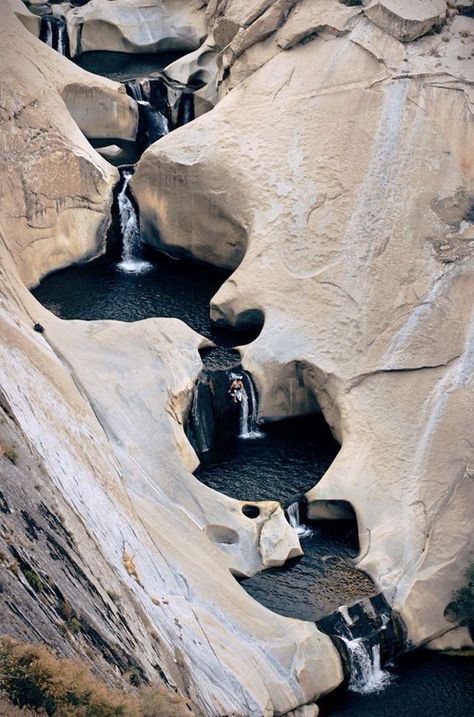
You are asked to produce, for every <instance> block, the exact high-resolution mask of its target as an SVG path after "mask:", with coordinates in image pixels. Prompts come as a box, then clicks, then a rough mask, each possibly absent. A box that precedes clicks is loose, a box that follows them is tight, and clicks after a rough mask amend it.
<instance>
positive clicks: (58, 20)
mask: <svg viewBox="0 0 474 717" xmlns="http://www.w3.org/2000/svg"><path fill="white" fill-rule="evenodd" d="M40 38H41V40H42V41H43V42H44V43H45V44H46V45H47V46H48V47H50V48H51V49H52V50H56V52H59V54H61V55H67V40H68V36H67V28H66V21H65V19H64V17H59V16H56V15H43V17H42V19H41V29H40Z"/></svg>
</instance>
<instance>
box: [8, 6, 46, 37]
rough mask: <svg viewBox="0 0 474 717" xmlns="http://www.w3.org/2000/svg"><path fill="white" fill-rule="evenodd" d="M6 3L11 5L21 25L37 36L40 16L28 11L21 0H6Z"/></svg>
mask: <svg viewBox="0 0 474 717" xmlns="http://www.w3.org/2000/svg"><path fill="white" fill-rule="evenodd" d="M7 4H8V5H9V6H10V7H11V9H12V10H13V12H14V13H15V15H16V16H17V18H18V19H19V20H20V22H21V23H22V25H24V26H25V27H26V29H27V30H29V32H31V33H32V34H33V35H36V37H39V34H40V25H41V18H40V17H38V15H34V14H33V13H32V12H30V10H28V8H27V7H26V6H25V3H24V2H23V1H22V0H7Z"/></svg>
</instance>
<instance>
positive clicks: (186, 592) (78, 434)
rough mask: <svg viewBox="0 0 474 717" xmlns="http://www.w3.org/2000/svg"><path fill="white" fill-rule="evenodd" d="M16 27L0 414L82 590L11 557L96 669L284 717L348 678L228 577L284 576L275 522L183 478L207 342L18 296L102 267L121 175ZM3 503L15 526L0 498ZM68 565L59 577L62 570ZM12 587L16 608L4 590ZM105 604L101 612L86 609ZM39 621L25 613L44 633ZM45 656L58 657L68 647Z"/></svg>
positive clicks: (333, 657)
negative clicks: (60, 530) (54, 597)
mask: <svg viewBox="0 0 474 717" xmlns="http://www.w3.org/2000/svg"><path fill="white" fill-rule="evenodd" d="M12 17H13V16H12V15H11V13H10V11H8V12H7V11H5V10H3V9H2V20H4V22H2V23H1V33H2V34H1V38H0V39H1V48H2V53H5V57H6V58H7V62H6V63H5V64H6V66H7V67H8V70H9V72H8V77H7V78H2V82H3V85H2V102H1V106H2V112H3V115H2V117H1V120H2V124H3V127H2V129H3V128H4V129H5V132H4V133H3V134H2V138H3V144H2V145H1V147H0V150H1V151H0V158H1V161H2V168H3V169H4V171H3V172H2V185H1V190H2V196H3V198H4V204H3V206H4V211H3V212H2V215H1V216H0V235H1V237H2V241H1V242H0V335H1V337H2V339H1V342H0V387H1V391H2V401H3V404H2V405H6V406H8V412H9V416H10V418H11V419H12V421H14V422H15V425H16V426H17V427H18V433H17V434H15V436H16V437H15V440H16V441H18V444H19V445H18V446H17V448H18V454H19V456H20V460H21V461H23V460H24V458H23V456H24V455H26V452H27V448H28V450H30V449H31V452H32V455H33V460H38V462H39V463H41V480H42V481H44V483H45V484H47V485H48V492H47V493H46V494H45V500H46V501H47V504H48V506H47V507H48V509H49V510H50V512H51V513H53V512H54V511H53V508H54V505H51V504H52V503H54V501H55V499H56V496H57V500H58V502H59V503H60V505H64V506H65V516H64V520H65V527H66V530H67V531H70V533H71V535H72V538H71V539H72V540H74V539H76V540H77V541H78V546H77V550H78V552H79V555H78V557H77V560H75V563H76V564H77V565H78V566H79V567H80V566H81V565H85V564H86V563H87V572H86V578H87V587H85V588H84V589H83V588H82V587H81V588H76V590H75V591H74V589H73V586H72V585H71V584H70V582H71V581H68V580H66V578H64V577H63V575H62V574H61V571H58V573H53V574H51V575H49V572H50V564H49V559H48V558H47V557H44V558H43V559H42V560H41V559H40V556H39V555H38V556H37V555H36V553H35V554H33V553H31V555H30V552H28V553H27V552H25V551H26V548H22V552H21V555H20V557H21V559H22V560H23V559H24V560H26V559H28V560H30V559H31V561H32V564H33V565H34V568H35V569H36V568H37V569H38V570H39V571H40V572H41V576H40V577H42V578H44V579H45V584H46V583H48V585H49V584H50V583H51V582H53V581H56V582H58V583H59V585H60V587H61V586H62V587H63V588H64V593H65V594H66V595H72V597H75V598H76V599H77V601H78V602H79V597H80V601H81V602H80V606H81V611H83V612H81V621H82V623H81V624H84V625H85V624H87V625H89V626H92V627H90V629H89V632H88V635H89V634H90V635H95V638H94V639H96V640H97V641H100V640H101V639H103V640H104V643H101V645H102V646H101V647H100V649H96V650H95V651H94V653H93V657H94V658H95V657H97V658H98V659H99V660H101V659H102V658H101V654H103V653H106V652H107V650H109V649H110V650H115V649H116V651H117V654H116V655H115V654H111V655H109V657H110V659H111V660H112V661H115V663H116V664H117V665H119V667H122V665H123V667H124V668H125V663H126V662H127V659H129V660H130V662H131V664H132V665H135V664H137V668H138V669H139V670H140V671H142V673H143V675H144V676H146V677H147V678H148V679H151V680H156V679H157V674H159V675H162V677H163V679H165V680H167V681H168V682H169V683H170V684H172V685H176V687H177V688H178V689H179V690H180V691H181V692H182V693H183V694H185V695H186V696H187V697H188V698H189V699H190V700H191V701H192V702H193V703H194V704H195V705H197V711H198V713H206V714H260V715H263V714H265V715H272V714H274V713H276V714H284V713H285V712H288V711H290V710H292V709H294V708H296V707H297V706H298V705H301V704H304V703H306V702H311V701H314V700H315V699H317V697H318V695H319V694H320V693H322V692H326V691H328V690H330V689H332V688H334V687H335V686H336V685H337V684H339V683H340V681H341V679H342V671H341V665H340V661H339V657H338V654H337V652H336V650H335V648H334V646H333V645H332V643H331V641H330V639H329V638H327V637H326V636H324V635H322V634H321V633H320V632H319V631H318V629H317V628H316V626H315V625H313V624H311V623H304V622H300V621H295V620H290V619H287V618H284V617H281V616H277V615H274V614H272V613H269V611H268V610H266V609H265V608H263V607H262V606H260V605H258V604H257V603H255V602H254V601H253V600H252V599H251V598H250V597H249V596H248V595H247V594H246V593H245V591H243V590H242V589H241V588H240V586H239V585H238V583H237V582H236V581H235V579H234V578H233V577H232V574H231V572H235V573H238V574H251V573H252V572H254V571H255V570H258V569H261V568H262V567H263V563H264V561H265V563H266V564H270V563H271V564H275V562H278V561H281V560H284V559H285V558H284V544H285V536H286V538H287V541H286V544H287V554H290V553H291V552H292V551H294V550H299V549H298V547H297V546H298V543H297V538H296V535H295V533H294V531H293V530H292V529H291V528H290V526H289V524H288V523H287V522H286V521H285V520H284V518H283V512H282V510H281V508H280V507H279V506H277V504H275V503H272V502H268V503H261V504H259V509H260V513H259V516H258V517H257V518H256V519H250V518H247V517H246V516H245V515H244V514H243V512H242V503H241V502H239V501H235V500H231V499H228V498H225V497H224V496H220V495H219V494H217V493H215V492H214V491H211V490H209V489H208V488H206V487H205V486H203V485H201V484H200V483H198V481H197V480H196V479H195V478H194V477H193V476H192V474H191V469H192V468H193V467H195V465H196V456H195V455H194V453H193V451H192V449H191V447H190V445H189V444H188V442H187V440H186V438H185V436H184V432H183V418H184V414H185V411H186V408H187V401H188V399H189V394H190V391H191V390H192V386H193V383H194V380H195V379H196V376H197V373H198V371H199V370H200V368H201V362H200V358H199V354H198V351H197V349H198V347H199V346H200V345H202V343H203V341H204V340H203V339H202V337H199V336H198V335H196V334H195V333H194V332H192V331H191V330H190V329H189V328H187V327H186V326H184V324H182V323H181V322H179V321H176V320H149V321H145V322H138V323H135V324H126V323H121V322H80V321H77V322H75V321H72V322H63V321H61V320H59V319H57V318H56V317H54V316H52V315H51V314H50V313H49V312H47V311H46V310H45V309H44V308H43V307H42V306H40V305H39V304H38V303H37V302H36V301H35V300H34V299H33V298H32V296H31V295H30V294H29V292H28V291H27V289H26V288H25V286H24V282H28V283H29V284H33V283H35V282H36V281H37V280H38V279H39V278H40V276H41V275H42V274H43V273H44V272H46V271H49V270H51V269H53V268H55V267H57V266H59V265H61V264H62V263H64V262H70V261H73V260H74V259H84V258H85V256H86V255H87V254H88V253H89V249H90V251H91V252H94V253H95V252H97V251H99V250H100V241H99V234H98V231H97V226H96V224H95V223H94V222H99V223H104V222H105V221H106V220H107V214H108V205H109V202H110V190H111V187H112V184H113V182H114V180H115V177H116V172H115V170H114V169H113V168H111V167H110V165H108V164H107V163H106V162H105V161H104V160H102V159H101V158H100V157H99V155H97V154H96V153H95V152H94V150H93V149H92V148H91V147H90V145H89V144H88V143H87V141H86V140H85V139H84V136H83V135H82V133H81V132H80V130H79V129H78V127H77V125H76V124H75V123H74V121H73V119H72V118H71V116H70V115H69V113H68V111H67V108H66V105H65V104H64V102H63V101H62V100H61V99H60V96H59V92H58V91H62V90H63V89H64V87H65V86H67V84H68V82H69V81H70V79H69V77H68V75H67V73H68V72H69V63H68V61H67V60H65V59H64V58H62V57H60V56H59V55H58V54H57V53H54V52H53V51H51V50H50V49H49V48H47V47H46V46H44V45H43V44H41V43H39V42H38V41H37V40H35V39H34V38H33V37H32V36H31V35H29V34H28V33H27V32H26V30H23V29H22V28H21V26H20V27H18V22H17V21H16V20H14V19H13V20H12ZM14 45H15V46H16V48H17V51H16V52H14V50H13V47H14ZM20 45H21V47H22V50H23V51H22V52H21V53H20V52H18V46H20ZM18 58H19V60H20V61H18ZM36 63H39V64H40V66H41V71H40V70H39V69H38V66H37V64H36ZM78 72H80V71H78ZM81 74H82V73H81ZM61 75H66V77H65V78H64V79H60V76H61ZM95 82H97V83H98V84H99V86H100V80H98V79H97V80H95ZM105 86H108V87H114V88H115V87H116V86H115V84H114V83H111V84H110V83H109V84H108V83H107V82H105ZM12 88H13V90H14V91H12ZM6 98H8V99H6ZM96 217H98V219H97V218H96ZM64 224H67V226H66V230H64V233H62V229H64ZM58 225H59V228H58ZM76 232H77V234H76ZM79 239H80V241H82V242H83V243H82V245H81V244H79V243H78V242H79ZM20 273H21V278H20V276H19V274H20ZM21 279H23V282H22V280H21ZM34 324H40V325H41V327H42V328H43V331H41V332H36V331H35V330H34V328H33V326H34ZM53 347H54V349H53ZM131 347H133V351H130V348H131ZM152 386H154V387H155V388H154V389H153V388H152ZM99 416H100V422H99ZM26 444H27V445H26ZM0 460H1V461H2V462H3V461H5V460H8V458H5V457H4V456H3V455H2V456H1V457H0ZM14 478H15V476H14ZM2 501H6V505H7V508H5V509H6V510H8V505H9V501H12V496H11V495H10V493H8V494H6V493H5V494H4V495H3V497H2ZM1 506H4V502H1V504H0V510H3V508H2V507H1ZM28 507H29V506H28ZM35 515H36V513H34V510H33V507H31V509H30V510H29V511H28V516H29V517H28V518H25V520H24V521H23V522H24V524H25V527H24V531H25V534H28V535H30V536H32V537H29V538H28V540H29V541H30V540H36V538H35V531H36V533H37V534H39V533H40V532H41V529H42V528H43V523H42V522H41V521H40V520H39V519H36V518H35ZM22 520H23V519H22ZM272 521H275V525H274V526H273V528H272V532H273V533H274V534H276V533H277V532H278V531H280V540H279V541H276V540H275V541H274V545H270V544H263V543H262V544H261V541H260V532H261V529H262V528H263V526H264V525H265V524H266V523H267V522H270V523H271V522H272ZM84 531H85V532H84ZM42 539H43V537H42ZM64 540H66V538H64ZM28 546H29V543H28ZM55 549H56V551H58V550H60V549H61V543H60V542H59V541H58V545H57V546H56V548H55ZM28 550H29V547H28ZM81 551H83V552H81ZM38 552H39V551H38ZM277 553H278V555H277ZM293 554H294V552H293ZM91 555H93V559H91V558H90V556H91ZM33 558H34V560H33ZM64 561H65V569H66V570H67V566H68V565H70V564H71V560H70V557H69V556H68V555H66V556H64ZM102 566H104V569H103V570H102ZM56 577H57V580H56ZM86 578H84V577H83V576H81V578H80V579H81V580H83V581H86ZM89 581H90V583H89ZM15 584H16V583H15ZM19 584H20V585H23V582H21V583H19ZM90 584H92V586H95V588H96V589H97V590H98V592H99V595H101V594H103V592H104V591H107V590H111V592H112V594H113V595H114V598H115V599H116V600H118V601H119V602H120V600H121V597H122V593H123V595H124V614H123V615H120V616H117V617H114V618H113V619H112V618H108V619H107V620H106V619H104V620H102V621H100V624H99V625H98V627H97V629H96V628H93V623H92V620H94V621H95V619H96V613H95V612H94V611H92V613H93V614H92V616H87V615H85V614H83V613H86V611H87V609H88V601H89V602H90V597H89V596H88V595H87V592H88V591H89V587H90ZM10 586H12V590H13V591H14V590H15V587H13V586H14V583H13V581H11V582H10V583H9V589H10ZM48 589H49V588H48ZM90 589H91V590H92V589H93V588H90ZM116 593H117V594H116ZM117 596H118V597H117ZM111 603H113V604H114V605H115V601H114V599H112V597H110V596H109V598H108V599H105V608H104V609H106V610H107V609H111V610H114V608H113V607H112V605H111ZM101 604H102V603H101V601H100V598H99V597H97V596H96V598H95V602H94V607H97V606H100V605H101ZM53 607H54V605H53V602H52V603H51V607H48V609H50V610H53ZM54 609H56V608H54ZM44 613H45V610H44V609H42V608H40V609H38V608H36V607H35V613H34V614H35V617H38V621H39V622H38V625H39V626H41V624H42V622H41V621H44ZM50 614H51V617H52V618H53V617H54V612H51V613H50ZM89 617H90V622H89ZM2 627H3V624H2ZM22 629H23V630H24V631H25V633H26V634H27V637H28V638H29V639H35V632H34V629H33V628H32V627H31V625H30V626H28V624H27V623H26V622H25V620H24V619H23V618H21V617H18V619H17V620H16V622H15V630H22ZM92 629H94V630H95V632H93V631H92ZM47 634H48V635H51V629H50V627H49V628H48V633H47ZM81 639H82V638H77V640H75V645H77V647H76V646H75V645H74V646H73V647H72V648H71V652H72V654H77V653H78V652H79V651H80V650H81V649H82V646H85V647H87V644H88V638H87V639H86V638H84V641H83V642H82V641H80V640H81ZM52 643H53V644H54V645H57V646H58V648H59V649H63V650H64V640H63V639H59V638H58V639H57V640H56V639H55V638H54V639H52ZM137 645H138V646H139V649H138V648H137ZM157 665H158V668H157V667H156V666H157ZM101 667H102V665H101V664H99V669H100V668H101ZM157 669H158V673H157Z"/></svg>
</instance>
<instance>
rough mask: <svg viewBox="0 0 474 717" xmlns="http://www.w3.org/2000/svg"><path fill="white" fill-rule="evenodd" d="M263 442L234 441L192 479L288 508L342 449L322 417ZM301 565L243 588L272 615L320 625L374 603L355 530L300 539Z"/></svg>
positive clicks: (272, 433)
mask: <svg viewBox="0 0 474 717" xmlns="http://www.w3.org/2000/svg"><path fill="white" fill-rule="evenodd" d="M261 433H262V438H258V439H253V440H252V439H251V440H248V439H247V440H245V439H236V440H235V441H231V442H226V443H225V444H223V445H221V446H219V447H217V448H213V449H212V450H210V451H209V452H207V453H204V454H203V456H202V459H201V460H202V462H201V465H200V466H199V468H198V469H197V471H196V476H197V477H198V478H199V480H201V481H202V482H203V483H205V484H206V485H208V486H210V487H211V488H214V489H215V490H218V491H220V492H221V493H225V494H226V495H229V496H231V497H233V498H237V499H239V500H279V501H280V502H281V503H282V504H287V503H288V502H289V501H291V499H292V498H296V497H299V496H301V495H302V494H303V493H304V492H306V491H307V490H308V489H309V488H311V487H312V486H313V485H314V484H315V483H317V482H318V481H319V480H320V478H321V477H322V475H323V474H324V473H325V471H326V470H327V469H328V467H329V466H330V465H331V463H332V461H333V460H334V458H335V456H336V454H337V452H338V450H339V445H338V444H337V442H336V441H335V440H334V438H333V437H332V434H331V431H330V430H329V427H328V425H327V424H326V422H325V420H324V418H323V416H322V415H313V416H306V417H304V418H299V419H293V420H290V421H282V422H279V423H274V424H269V425H267V426H263V427H261ZM301 542H302V547H303V550H304V552H305V555H304V557H303V558H301V559H298V560H294V561H291V562H290V563H288V564H287V565H285V566H283V567H281V568H272V569H270V570H267V571H265V572H263V573H260V574H258V575H255V576H254V577H253V578H250V579H247V580H245V581H243V582H242V587H244V588H245V590H246V591H247V592H248V593H249V594H250V595H252V596H253V597H254V598H255V599H256V600H258V601H259V602H261V603H262V604H263V605H265V606H266V607H268V608H269V609H270V610H273V611H274V612H277V613H279V614H281V615H287V616H288V617H295V618H300V619H303V620H317V619H319V618H321V617H322V616H323V615H327V614H328V613H329V612H332V611H333V610H335V609H336V608H337V607H339V605H343V604H345V603H347V602H352V601H354V600H357V599H359V598H362V597H365V596H366V595H374V594H375V593H376V589H375V587H374V585H373V583H372V581H371V580H370V579H369V578H368V577H367V576H366V575H364V574H363V573H361V572H360V571H358V570H355V569H354V567H353V559H354V558H355V557H356V555H357V543H356V539H355V534H354V526H351V525H347V524H344V525H342V524H341V525H340V526H339V528H338V530H337V531H336V530H330V529H329V528H328V527H324V526H323V525H322V524H320V525H318V526H313V527H312V535H308V536H307V537H302V538H301Z"/></svg>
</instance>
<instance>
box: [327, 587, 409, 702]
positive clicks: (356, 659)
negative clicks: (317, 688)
mask: <svg viewBox="0 0 474 717" xmlns="http://www.w3.org/2000/svg"><path fill="white" fill-rule="evenodd" d="M317 625H318V627H319V628H320V629H321V630H322V631H323V632H325V633H326V634H327V635H330V636H331V638H332V639H333V640H334V642H335V644H336V645H337V646H338V648H339V651H340V654H341V657H342V659H343V662H344V667H345V673H346V676H347V677H348V687H349V689H350V690H351V691H353V692H358V693H360V694H369V693H371V692H381V691H382V690H383V689H385V687H387V685H389V684H390V683H391V681H392V679H393V676H392V675H391V674H390V672H388V671H387V670H384V669H383V662H385V663H386V662H387V661H391V660H393V659H394V658H395V656H396V655H397V654H398V653H399V652H400V650H401V649H402V647H403V645H404V644H405V637H404V631H403V627H402V625H401V623H400V621H399V619H398V618H397V616H396V615H395V614H394V613H393V612H392V610H391V608H390V606H389V605H388V603H387V601H386V600H385V598H384V597H383V595H382V594H379V595H374V596H373V597H370V598H368V597H367V598H364V599H363V600H359V601H358V602H355V603H353V604H351V605H343V606H341V607H339V608H338V609H337V610H336V611H335V612H333V613H331V614H330V615H327V616H326V617H323V618H322V619H321V620H318V622H317Z"/></svg>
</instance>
